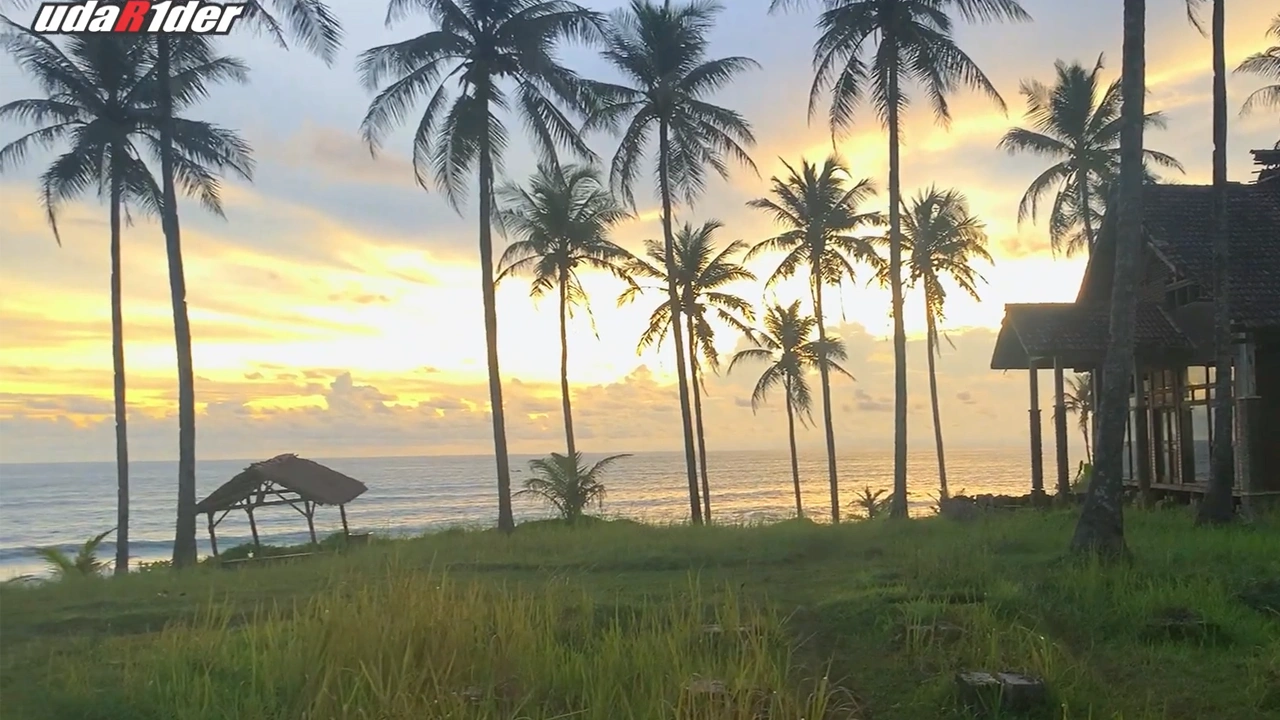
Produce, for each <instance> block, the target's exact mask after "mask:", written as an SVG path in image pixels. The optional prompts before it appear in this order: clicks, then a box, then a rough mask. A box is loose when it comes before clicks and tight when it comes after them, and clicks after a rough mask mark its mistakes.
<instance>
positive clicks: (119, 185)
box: [111, 149, 129, 575]
mask: <svg viewBox="0 0 1280 720" xmlns="http://www.w3.org/2000/svg"><path fill="white" fill-rule="evenodd" d="M118 151H119V150H118V149H115V150H113V151H112V153H111V155H112V158H111V160H112V163H111V372H112V375H113V378H114V380H115V406H116V407H115V410H116V566H115V574H116V575H126V574H128V572H129V432H128V406H127V404H126V403H125V387H124V384H125V383H124V381H125V377H124V308H123V292H122V283H121V277H120V203H121V202H122V200H121V196H122V195H123V193H124V178H123V177H122V173H121V167H120V161H119V159H118V158H116V157H115V156H116V153H117V152H118Z"/></svg>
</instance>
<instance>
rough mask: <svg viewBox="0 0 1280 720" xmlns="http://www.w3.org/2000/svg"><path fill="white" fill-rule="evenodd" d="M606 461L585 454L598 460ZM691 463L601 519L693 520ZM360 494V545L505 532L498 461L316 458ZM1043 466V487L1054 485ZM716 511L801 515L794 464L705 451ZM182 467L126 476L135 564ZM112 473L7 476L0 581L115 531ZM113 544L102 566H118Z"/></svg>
mask: <svg viewBox="0 0 1280 720" xmlns="http://www.w3.org/2000/svg"><path fill="white" fill-rule="evenodd" d="M599 457H600V456H599V455H589V456H588V458H587V459H588V460H592V461H594V460H595V459H598V458H599ZM683 457H684V456H683V454H682V453H678V452H671V453H638V454H635V455H632V456H631V457H628V458H624V459H622V460H620V461H618V462H617V463H615V464H614V465H613V467H611V468H610V470H609V471H608V473H607V475H606V476H605V478H604V483H605V485H606V488H607V495H606V498H605V504H604V514H605V515H606V516H611V517H625V518H631V519H635V520H641V521H648V522H679V521H682V520H686V519H687V518H688V514H689V501H688V493H687V489H686V488H687V481H686V479H685V473H684V460H683ZM311 459H313V460H316V461H317V462H321V463H324V464H325V465H328V466H330V467H332V468H334V469H335V470H338V471H340V472H343V473H346V474H347V475H350V476H351V477H354V478H356V479H358V480H361V481H362V482H364V484H365V485H367V486H368V487H369V491H368V492H367V493H365V494H364V495H362V496H361V497H359V498H357V499H356V500H355V501H354V502H352V503H351V504H350V505H349V506H348V507H347V516H348V519H349V522H350V525H351V529H352V531H353V532H356V531H372V532H374V533H382V534H389V535H415V534H421V533H423V532H427V531H430V530H437V529H443V528H446V527H450V526H491V525H493V524H494V523H495V522H496V517H497V502H496V481H495V479H494V478H495V473H494V467H493V458H492V456H452V457H381V458H333V459H325V458H320V457H313V458H311ZM530 459H531V456H519V455H513V456H512V458H511V460H512V468H513V475H512V484H513V486H514V487H515V488H516V489H519V487H520V486H521V485H522V484H523V480H524V478H526V477H527V476H528V475H527V473H528V468H527V464H528V461H529V460H530ZM250 462H252V461H250V460H211V461H200V462H198V464H197V468H196V480H197V497H198V498H203V497H204V496H205V495H207V494H208V493H210V492H211V491H213V490H214V489H215V488H216V487H218V486H219V485H221V484H222V483H223V482H226V481H227V480H228V479H230V478H231V477H232V476H233V475H235V474H236V473H237V472H239V471H240V470H242V469H243V468H244V467H245V466H246V465H248V464H249V463H250ZM1051 465H1052V458H1051V457H1048V456H1046V463H1045V467H1046V471H1047V472H1046V475H1049V474H1051V473H1052V470H1051ZM707 467H708V479H709V482H710V486H711V511H712V517H713V520H714V521H716V522H735V523H736V522H752V521H768V520H778V519H783V518H787V517H792V516H794V513H795V510H794V500H793V493H792V488H791V468H790V460H789V458H788V456H787V454H786V453H785V452H765V451H760V452H709V453H708V455H707ZM838 467H839V474H840V489H841V503H842V504H843V505H845V509H843V510H842V515H845V514H848V513H850V512H851V511H852V509H851V508H849V503H850V502H852V501H853V499H854V497H855V495H856V494H858V493H860V492H861V491H862V489H863V488H864V487H870V488H872V490H878V489H886V490H887V489H888V488H889V487H890V486H891V484H892V479H893V457H892V453H891V452H890V451H888V450H885V451H856V452H846V453H843V454H841V455H840V457H839V458H838ZM908 473H909V483H910V499H911V511H912V514H915V515H920V514H928V513H929V512H930V508H931V507H932V506H933V504H934V497H936V495H937V465H936V458H935V455H934V453H933V452H932V451H915V452H912V453H911V454H910V457H909V462H908ZM947 475H948V479H949V484H950V488H951V491H952V493H957V492H960V491H967V492H969V493H983V492H990V493H1007V494H1023V493H1026V492H1028V490H1029V488H1030V462H1029V459H1028V457H1027V451H1026V450H1025V449H1020V448H1008V447H1006V448H998V449H990V450H976V449H954V450H950V451H948V453H947ZM176 478H177V463H176V462H134V463H131V464H130V483H131V494H132V502H131V505H132V507H131V520H130V544H131V548H130V554H131V556H132V557H133V558H134V562H138V561H151V560H160V559H166V558H168V557H169V555H170V553H171V548H172V539H173V530H174V527H173V524H174V507H175V503H176V496H177V485H176ZM800 480H801V485H802V489H803V501H804V506H805V512H806V514H808V515H809V516H810V517H812V518H814V519H816V520H824V519H826V518H828V517H830V495H829V490H828V487H827V470H826V459H825V456H824V455H823V454H822V453H821V452H811V453H808V454H804V455H802V456H801V458H800ZM115 482H116V481H115V463H113V462H102V463H40V464H0V580H2V579H6V578H10V577H14V576H16V575H20V574H26V573H39V572H41V571H42V569H43V567H42V563H41V562H40V561H39V560H38V559H37V558H36V556H35V555H34V553H33V548H38V547H47V546H54V545H56V546H62V547H66V548H67V549H69V550H71V549H74V546H77V545H79V544H81V543H83V542H84V541H85V540H87V539H88V538H90V537H92V536H94V535H96V534H98V533H100V532H103V531H104V530H107V529H109V528H112V527H114V526H115V521H116V507H115V506H116V491H115ZM514 505H515V513H516V517H517V520H524V519H535V518H543V517H549V516H550V515H551V513H550V511H549V510H548V508H547V507H546V506H544V505H542V504H539V502H538V501H537V500H535V499H533V498H529V497H517V498H515V500H514ZM257 520H258V528H259V533H260V536H261V539H262V541H263V542H264V543H271V544H277V545H282V544H291V543H299V542H305V541H306V539H307V526H306V521H305V520H303V518H302V517H301V516H300V515H299V514H298V513H297V512H296V511H294V510H293V509H292V508H290V507H288V506H283V507H271V508H264V509H263V510H260V511H259V512H258V513H257ZM341 527H342V525H341V520H340V518H339V516H338V511H337V508H324V507H322V508H320V509H319V510H318V511H317V513H316V533H317V535H319V536H324V535H327V534H329V533H331V532H334V531H336V530H339V529H341ZM197 536H198V538H199V542H200V552H201V554H202V555H204V554H208V553H209V540H208V536H207V533H206V530H205V523H204V519H203V518H200V519H199V521H198V522H197ZM250 537H251V536H250V532H249V522H248V520H247V519H246V518H245V517H244V514H243V513H232V514H230V515H228V516H227V518H226V519H225V520H223V522H222V524H221V525H219V526H218V546H219V548H220V549H223V550H225V549H227V548H230V547H233V546H235V545H237V544H240V543H244V542H248V541H249V540H250ZM111 539H112V538H110V537H108V539H107V541H105V542H104V543H103V545H102V547H101V550H100V557H102V558H104V559H109V558H112V557H114V554H115V548H114V545H113V544H112V543H111Z"/></svg>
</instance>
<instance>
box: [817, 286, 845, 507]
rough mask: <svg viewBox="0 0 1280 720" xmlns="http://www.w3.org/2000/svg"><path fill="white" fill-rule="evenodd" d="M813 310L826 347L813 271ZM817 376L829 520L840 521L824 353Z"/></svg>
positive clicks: (828, 372) (828, 374)
mask: <svg viewBox="0 0 1280 720" xmlns="http://www.w3.org/2000/svg"><path fill="white" fill-rule="evenodd" d="M811 282H812V283H813V311H814V313H815V314H816V315H817V316H818V344H820V345H821V346H822V347H823V348H824V349H825V348H826V347H827V326H826V323H825V322H823V314H822V280H821V277H820V276H819V275H818V274H817V273H814V275H813V277H812V279H811ZM818 378H819V379H820V380H821V382H822V425H823V427H824V428H825V429H826V433H827V482H828V483H830V485H831V522H832V523H838V522H840V482H839V478H838V477H837V476H836V435H835V429H834V428H833V427H832V422H831V369H830V368H829V367H828V366H827V357H826V355H825V354H824V355H823V356H822V358H821V359H820V361H819V362H818Z"/></svg>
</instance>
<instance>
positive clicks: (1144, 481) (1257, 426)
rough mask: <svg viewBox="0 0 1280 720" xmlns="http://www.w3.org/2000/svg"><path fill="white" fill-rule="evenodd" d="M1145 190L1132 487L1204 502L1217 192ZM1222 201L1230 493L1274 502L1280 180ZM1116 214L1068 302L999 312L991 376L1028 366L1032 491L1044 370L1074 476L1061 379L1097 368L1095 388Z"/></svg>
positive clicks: (1279, 440)
mask: <svg viewBox="0 0 1280 720" xmlns="http://www.w3.org/2000/svg"><path fill="white" fill-rule="evenodd" d="M1258 155H1259V153H1255V156H1258ZM1144 193H1145V194H1144V197H1143V222H1142V231H1143V240H1144V243H1143V248H1142V258H1141V261H1140V264H1139V274H1138V278H1137V283H1138V310H1137V326H1136V352H1135V358H1134V360H1135V371H1134V375H1133V378H1132V379H1131V381H1130V413H1129V423H1128V428H1127V436H1126V437H1127V440H1128V442H1127V446H1128V458H1127V462H1126V471H1127V472H1126V475H1127V478H1126V481H1127V482H1128V483H1129V484H1133V485H1137V486H1139V487H1144V488H1151V489H1153V490H1156V491H1157V492H1161V493H1166V494H1168V493H1175V494H1183V495H1195V494H1202V493H1203V492H1204V490H1205V487H1206V485H1207V482H1208V472H1207V470H1208V468H1209V467H1210V463H1209V457H1208V454H1209V452H1210V451H1211V448H1212V431H1213V421H1212V417H1213V410H1212V404H1211V400H1212V397H1213V393H1214V390H1213V382H1214V379H1215V377H1216V373H1217V372H1218V370H1217V368H1215V367H1214V365H1215V354H1214V325H1213V284H1214V283H1213V275H1212V271H1213V232H1212V228H1213V187H1212V186H1209V185H1158V184H1156V185H1148V186H1147V187H1146V188H1144ZM1228 203H1229V223H1228V224H1229V235H1230V266H1229V272H1230V285H1229V288H1230V289H1229V292H1230V298H1229V307H1230V313H1231V328H1232V333H1233V338H1234V343H1235V350H1234V357H1235V361H1234V362H1233V364H1232V367H1231V368H1228V369H1227V371H1228V372H1231V373H1232V383H1233V388H1234V392H1233V395H1234V402H1235V413H1234V417H1235V423H1234V424H1235V427H1234V432H1233V447H1234V460H1233V462H1234V467H1235V477H1234V484H1235V494H1236V496H1237V497H1240V498H1248V497H1250V496H1258V495H1269V496H1280V181H1275V180H1270V179H1263V180H1259V181H1258V182H1256V183H1249V184H1241V183H1231V184H1230V185H1229V187H1228ZM1115 216H1116V213H1109V214H1108V215H1107V217H1106V219H1105V220H1104V222H1103V226H1102V228H1100V232H1099V237H1098V243H1097V245H1096V247H1095V248H1094V251H1093V254H1092V256H1091V257H1090V259H1089V265H1088V268H1087V269H1086V271H1085V275H1084V279H1083V281H1082V282H1081V286H1080V291H1079V294H1078V295H1077V297H1076V301H1075V302H1073V303H1031V304H1021V303H1020V304H1010V305H1006V306H1005V317H1004V321H1003V323H1002V324H1001V328H1000V334H999V336H998V337H997V340H996V346H995V350H994V353H993V356H992V359H991V367H992V368H993V369H997V370H1014V369H1021V370H1029V371H1030V373H1029V374H1030V381H1029V385H1030V397H1031V400H1030V413H1029V429H1030V433H1029V434H1030V446H1031V483H1032V492H1033V493H1043V492H1044V468H1043V459H1042V443H1041V416H1040V412H1041V411H1040V407H1039V372H1038V370H1039V369H1052V370H1053V384H1054V414H1053V419H1054V426H1053V434H1054V440H1055V444H1056V446H1057V447H1056V450H1057V452H1056V465H1057V478H1056V479H1057V485H1058V488H1059V489H1063V488H1066V487H1067V486H1068V483H1069V480H1068V468H1069V467H1070V465H1069V463H1068V458H1067V418H1066V412H1065V410H1064V407H1063V405H1064V402H1063V371H1064V369H1074V370H1076V371H1088V372H1093V373H1095V383H1096V387H1101V382H1100V381H1099V380H1098V378H1099V376H1100V371H1101V368H1102V364H1103V358H1104V356H1105V353H1106V346H1107V340H1108V335H1109V334H1110V320H1109V309H1108V306H1109V304H1110V298H1111V286H1112V284H1113V280H1114V267H1115V266H1114V262H1115V239H1116V238H1115V234H1116V229H1115ZM1095 397H1096V395H1095ZM1095 402H1096V400H1095Z"/></svg>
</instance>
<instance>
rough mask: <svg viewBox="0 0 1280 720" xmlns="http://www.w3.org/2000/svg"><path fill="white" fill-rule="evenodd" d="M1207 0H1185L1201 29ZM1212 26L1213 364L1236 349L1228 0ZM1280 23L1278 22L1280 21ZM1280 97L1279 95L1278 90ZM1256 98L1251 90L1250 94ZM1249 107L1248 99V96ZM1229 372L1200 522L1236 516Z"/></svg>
mask: <svg viewBox="0 0 1280 720" xmlns="http://www.w3.org/2000/svg"><path fill="white" fill-rule="evenodd" d="M1204 2H1205V0H1186V7H1187V17H1188V18H1189V19H1190V20H1191V24H1192V25H1195V26H1196V29H1198V30H1199V31H1200V32H1201V33H1202V34H1205V28H1204V26H1203V24H1202V23H1201V21H1200V16H1199V10H1200V8H1201V6H1203V5H1204ZM1210 22H1211V28H1210V31H1209V32H1208V34H1209V36H1210V39H1211V41H1212V45H1213V50H1212V55H1213V60H1212V62H1213V325H1214V345H1215V364H1216V365H1217V367H1219V368H1228V367H1231V364H1232V355H1233V354H1234V353H1233V352H1232V351H1233V349H1234V348H1233V346H1232V344H1231V307H1230V305H1229V303H1228V299H1229V297H1230V293H1231V290H1230V280H1231V276H1230V270H1229V267H1230V260H1229V255H1230V233H1229V228H1228V222H1229V215H1228V212H1227V58H1226V2H1225V0H1213V16H1212V20H1211V21H1210ZM1278 27H1280V26H1278ZM1278 97H1280V96H1278ZM1250 100H1252V96H1251V97H1250ZM1246 107H1248V102H1246ZM1230 377H1231V374H1230V373H1226V372H1222V373H1219V374H1218V377H1217V382H1216V383H1215V387H1214V393H1215V395H1214V398H1213V405H1214V428H1213V429H1214V432H1216V433H1218V434H1217V436H1216V437H1215V438H1214V447H1213V453H1211V455H1212V458H1213V462H1212V467H1211V468H1210V473H1209V486H1208V488H1207V489H1206V490H1205V495H1204V502H1202V503H1200V508H1199V511H1198V512H1197V513H1196V524H1215V525H1219V524H1224V523H1228V522H1231V520H1232V518H1233V517H1234V516H1235V502H1234V501H1233V500H1232V494H1231V487H1232V484H1233V479H1234V478H1233V475H1234V473H1233V468H1232V465H1233V459H1232V452H1231V411H1232V409H1233V408H1232V400H1233V395H1234V393H1233V392H1232V389H1231V379H1230Z"/></svg>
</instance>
